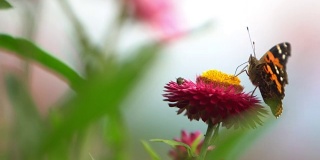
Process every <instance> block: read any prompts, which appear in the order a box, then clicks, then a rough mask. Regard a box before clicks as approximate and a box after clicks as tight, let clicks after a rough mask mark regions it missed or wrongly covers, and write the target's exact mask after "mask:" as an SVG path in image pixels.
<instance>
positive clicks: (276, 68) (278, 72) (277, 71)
mask: <svg viewBox="0 0 320 160" xmlns="http://www.w3.org/2000/svg"><path fill="white" fill-rule="evenodd" d="M274 68H275V69H276V72H277V74H279V70H278V67H277V66H274Z"/></svg>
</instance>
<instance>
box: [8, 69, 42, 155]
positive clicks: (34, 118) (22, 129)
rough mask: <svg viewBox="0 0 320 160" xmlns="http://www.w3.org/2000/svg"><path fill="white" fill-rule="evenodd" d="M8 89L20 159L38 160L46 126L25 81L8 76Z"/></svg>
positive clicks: (14, 134) (14, 135) (14, 137)
mask: <svg viewBox="0 0 320 160" xmlns="http://www.w3.org/2000/svg"><path fill="white" fill-rule="evenodd" d="M6 89H7V92H8V96H9V100H10V102H11V104H12V106H13V111H14V113H15V116H14V118H15V128H14V132H13V134H12V138H13V140H12V142H15V145H17V147H16V148H15V149H17V150H18V151H17V153H20V154H19V155H17V156H20V158H19V157H15V158H18V159H37V158H35V157H37V155H38V154H39V151H40V141H41V138H42V137H43V135H44V125H43V124H42V120H41V117H40V115H39V113H38V110H37V107H36V106H35V104H34V103H33V100H32V98H31V97H30V93H29V91H28V90H27V87H26V86H25V84H24V83H23V81H22V80H21V79H19V78H17V77H16V76H14V75H8V76H6Z"/></svg>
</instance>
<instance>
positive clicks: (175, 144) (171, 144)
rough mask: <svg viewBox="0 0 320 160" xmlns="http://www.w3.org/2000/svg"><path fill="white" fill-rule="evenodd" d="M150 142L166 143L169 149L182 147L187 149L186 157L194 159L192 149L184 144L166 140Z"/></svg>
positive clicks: (152, 140) (194, 155)
mask: <svg viewBox="0 0 320 160" xmlns="http://www.w3.org/2000/svg"><path fill="white" fill-rule="evenodd" d="M150 141H151V142H163V143H166V144H168V145H170V146H171V147H174V148H175V147H176V146H183V147H185V148H186V149H187V152H188V155H189V157H196V156H197V155H196V154H195V153H194V152H192V149H191V147H190V146H189V145H187V144H185V143H182V142H178V141H175V140H168V139H151V140H150Z"/></svg>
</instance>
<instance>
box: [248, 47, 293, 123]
mask: <svg viewBox="0 0 320 160" xmlns="http://www.w3.org/2000/svg"><path fill="white" fill-rule="evenodd" d="M289 56H291V45H290V43H288V42H284V43H279V44H277V45H275V46H274V47H272V48H271V49H270V50H269V51H268V52H267V53H265V54H264V55H263V56H262V57H261V58H260V59H259V60H258V59H257V58H256V57H255V56H252V55H250V58H249V61H248V62H249V66H248V72H247V74H248V76H249V79H250V80H251V82H252V84H253V85H255V86H256V88H257V87H259V90H260V93H261V95H262V98H263V101H264V102H265V103H266V104H267V105H268V106H269V107H270V108H271V111H272V113H273V115H274V116H275V117H276V118H278V117H279V116H280V115H281V113H282V110H283V108H282V99H283V98H284V96H285V91H284V87H285V85H286V84H288V74H287V71H286V64H287V62H288V58H289ZM256 88H255V89H256ZM253 92H254V91H253Z"/></svg>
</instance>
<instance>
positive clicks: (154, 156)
mask: <svg viewBox="0 0 320 160" xmlns="http://www.w3.org/2000/svg"><path fill="white" fill-rule="evenodd" d="M141 143H142V144H143V147H144V149H145V150H146V151H147V152H148V153H149V155H150V156H151V158H152V160H160V157H159V155H158V154H157V153H156V152H155V151H154V150H153V149H152V148H151V146H150V145H149V143H148V142H146V141H144V140H142V141H141Z"/></svg>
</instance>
